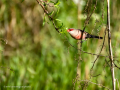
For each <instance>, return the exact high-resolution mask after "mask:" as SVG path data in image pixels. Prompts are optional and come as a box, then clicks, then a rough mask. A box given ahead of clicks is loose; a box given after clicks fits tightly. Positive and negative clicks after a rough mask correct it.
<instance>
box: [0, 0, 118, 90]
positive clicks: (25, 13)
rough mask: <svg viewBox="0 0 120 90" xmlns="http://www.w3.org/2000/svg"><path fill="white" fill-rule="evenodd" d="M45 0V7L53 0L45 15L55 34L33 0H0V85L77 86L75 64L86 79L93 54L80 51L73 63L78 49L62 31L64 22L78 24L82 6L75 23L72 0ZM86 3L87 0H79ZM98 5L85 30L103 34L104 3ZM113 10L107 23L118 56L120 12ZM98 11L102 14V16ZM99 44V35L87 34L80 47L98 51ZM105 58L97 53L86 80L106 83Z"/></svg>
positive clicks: (61, 89)
mask: <svg viewBox="0 0 120 90" xmlns="http://www.w3.org/2000/svg"><path fill="white" fill-rule="evenodd" d="M47 1H48V2H47V4H46V5H45V8H46V9H49V8H47V6H48V4H49V3H52V4H54V7H53V8H52V9H51V8H50V11H49V14H48V15H50V16H51V17H52V18H53V21H54V22H55V25H56V27H57V28H59V31H60V34H59V33H58V32H56V31H55V28H54V26H53V24H52V22H51V21H50V20H49V19H48V17H47V15H44V14H43V13H44V12H43V10H42V8H41V7H40V6H39V5H38V3H37V2H36V0H20V1H17V0H16V1H15V0H12V1H6V0H1V1H0V31H1V32H0V38H1V39H0V40H1V42H0V52H1V54H0V75H1V79H0V90H17V89H20V90H71V89H73V88H75V90H81V88H82V86H83V85H84V83H85V82H82V83H80V82H76V79H75V78H76V74H77V70H79V72H80V75H81V76H80V80H85V79H90V69H91V67H92V65H93V63H91V62H93V61H94V60H95V58H96V56H94V55H89V54H86V53H82V54H81V58H82V60H81V61H79V68H77V65H78V61H77V60H78V59H79V54H78V52H79V51H78V50H77V49H76V48H77V40H74V39H72V38H71V37H70V36H69V35H68V33H67V32H66V30H67V29H68V28H78V27H81V29H83V27H84V21H85V19H84V18H85V16H84V15H86V13H84V9H85V7H86V6H84V5H81V7H82V13H81V15H80V16H81V20H80V23H81V24H78V23H79V21H78V16H79V15H78V6H77V4H75V2H73V1H71V0H52V1H51V0H47ZM21 2H22V3H21ZM117 2H118V1H117ZM86 3H87V1H85V4H86ZM102 5H103V4H101V2H100V1H99V3H98V6H96V8H98V9H96V10H95V12H94V13H93V16H92V17H91V19H90V23H89V24H88V25H87V28H86V30H85V31H87V32H89V33H92V34H95V35H98V34H100V35H102V36H103V35H104V25H103V24H105V23H106V12H105V11H106V8H105V7H104V6H106V2H105V3H104V6H102ZM115 5H116V4H115ZM118 6H119V5H118ZM101 7H104V8H105V9H104V10H103V11H104V12H102V11H101ZM92 8H93V7H92ZM113 8H117V7H115V6H114V7H113ZM117 10H118V9H116V10H114V13H112V14H113V16H112V18H114V20H113V19H112V21H111V24H112V25H111V28H112V29H115V30H116V31H115V30H113V31H114V32H112V44H113V46H114V47H113V52H114V55H115V56H118V58H120V56H119V54H120V48H119V42H120V39H119V38H120V35H119V33H118V32H119V31H120V30H119V28H120V27H119V23H120V22H119V20H117V17H118V18H119V16H120V13H119V14H118V15H117V14H115V13H117ZM102 14H104V19H103V18H102ZM96 19H97V20H98V22H97V21H96ZM115 21H116V22H115ZM48 23H49V24H48ZM114 24H115V25H114ZM97 29H99V31H98V30H97ZM6 42H7V43H6ZM106 42H107V40H106ZM69 43H70V44H72V45H73V46H74V47H76V48H74V47H73V46H71V45H70V44H69ZM101 44H102V41H99V40H96V39H94V40H93V39H88V40H87V41H84V42H83V44H82V50H84V51H86V52H91V53H99V50H100V48H101ZM105 47H107V45H105ZM107 50H108V49H104V50H103V51H102V55H107V52H108V51H107ZM105 60H107V61H109V60H108V58H106V59H105V58H104V57H100V58H99V59H98V61H97V63H96V64H95V66H94V69H93V72H92V75H98V76H97V77H92V78H91V79H90V80H91V82H95V83H98V84H102V85H103V86H106V87H108V88H112V84H111V82H112V79H111V72H110V68H109V66H108V65H107V64H106V63H105ZM118 61H119V59H118ZM116 63H117V61H116ZM117 65H119V63H117ZM115 71H116V78H117V79H118V81H119V80H120V77H119V75H120V73H119V71H118V69H116V70H115ZM79 72H78V73H79ZM99 74H100V75H99ZM74 83H75V85H74ZM116 85H117V84H116ZM13 86H23V87H20V88H18V87H13ZM79 86H80V88H79ZM86 87H87V90H93V89H94V90H106V89H105V88H103V87H100V86H98V85H96V84H93V83H90V82H89V83H88V86H86ZM117 89H118V86H117Z"/></svg>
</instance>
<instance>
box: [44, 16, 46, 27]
mask: <svg viewBox="0 0 120 90" xmlns="http://www.w3.org/2000/svg"><path fill="white" fill-rule="evenodd" d="M45 20H46V19H45V16H44V19H43V26H44V25H45Z"/></svg>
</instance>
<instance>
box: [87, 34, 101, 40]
mask: <svg viewBox="0 0 120 90" xmlns="http://www.w3.org/2000/svg"><path fill="white" fill-rule="evenodd" d="M86 38H97V39H103V37H99V36H95V35H90V34H88V35H87V37H86Z"/></svg>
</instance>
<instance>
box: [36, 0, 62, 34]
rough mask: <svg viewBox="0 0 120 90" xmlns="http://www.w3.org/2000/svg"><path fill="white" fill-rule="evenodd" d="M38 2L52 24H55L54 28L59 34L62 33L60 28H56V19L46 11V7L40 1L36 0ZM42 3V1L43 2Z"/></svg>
mask: <svg viewBox="0 0 120 90" xmlns="http://www.w3.org/2000/svg"><path fill="white" fill-rule="evenodd" d="M36 1H37V2H38V4H39V5H40V6H41V7H42V8H43V10H44V12H45V13H46V14H47V16H48V18H49V19H50V20H51V21H52V24H53V26H54V27H55V29H56V31H57V32H58V33H60V32H59V30H58V29H59V28H57V27H56V25H55V22H54V19H53V18H52V17H51V16H50V15H49V12H48V11H47V10H46V9H45V7H44V6H43V5H42V4H41V2H40V1H39V0H36ZM41 1H42V0H41Z"/></svg>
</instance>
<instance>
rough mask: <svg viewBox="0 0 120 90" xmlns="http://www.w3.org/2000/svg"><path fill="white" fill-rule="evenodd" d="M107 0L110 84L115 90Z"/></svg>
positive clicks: (108, 15)
mask: <svg viewBox="0 0 120 90" xmlns="http://www.w3.org/2000/svg"><path fill="white" fill-rule="evenodd" d="M109 2H110V1H109V0H107V26H108V45H109V59H110V62H111V67H110V69H111V74H112V85H113V90H115V73H114V61H113V53H112V45H111V33H110V6H109Z"/></svg>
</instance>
